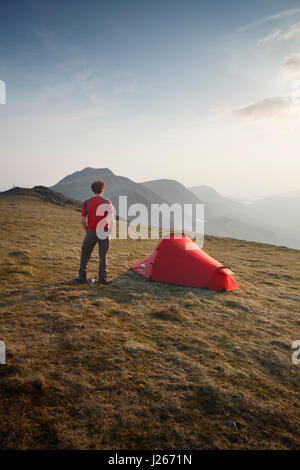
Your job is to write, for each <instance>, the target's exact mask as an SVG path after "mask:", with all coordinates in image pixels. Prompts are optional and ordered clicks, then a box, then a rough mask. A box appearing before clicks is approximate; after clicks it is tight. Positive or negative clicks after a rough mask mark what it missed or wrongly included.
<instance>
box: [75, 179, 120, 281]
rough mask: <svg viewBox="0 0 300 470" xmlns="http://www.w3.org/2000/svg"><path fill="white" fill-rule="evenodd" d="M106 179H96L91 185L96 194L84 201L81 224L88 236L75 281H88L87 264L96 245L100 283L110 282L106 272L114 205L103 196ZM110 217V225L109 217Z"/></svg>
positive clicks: (82, 250) (83, 246) (84, 243)
mask: <svg viewBox="0 0 300 470" xmlns="http://www.w3.org/2000/svg"><path fill="white" fill-rule="evenodd" d="M104 187H105V183H104V181H101V180H98V181H94V182H93V183H92V185H91V188H92V191H93V193H94V194H95V196H93V197H91V198H90V199H88V200H86V201H84V203H83V207H82V213H81V224H82V225H83V227H84V229H85V230H86V236H85V239H84V240H83V244H82V248H81V258H80V269H79V276H76V278H75V281H76V282H79V283H82V282H86V265H87V263H88V261H89V259H90V257H91V254H92V251H93V249H94V247H95V245H96V244H97V243H98V247H99V271H98V273H99V278H98V283H99V284H104V285H106V284H110V283H111V281H110V280H108V279H107V273H106V254H107V251H108V248H109V231H111V230H112V228H113V227H112V224H113V217H112V214H113V212H114V211H113V206H112V203H111V202H110V200H109V199H105V198H104V197H103V193H104ZM109 215H111V217H110V226H109V223H108V220H107V217H108V216H109Z"/></svg>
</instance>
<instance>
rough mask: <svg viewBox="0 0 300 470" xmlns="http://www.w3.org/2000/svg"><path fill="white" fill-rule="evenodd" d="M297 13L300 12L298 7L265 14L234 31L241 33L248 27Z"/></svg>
mask: <svg viewBox="0 0 300 470" xmlns="http://www.w3.org/2000/svg"><path fill="white" fill-rule="evenodd" d="M297 13H300V8H290V9H289V10H284V11H281V12H279V13H276V14H275V15H270V16H265V17H264V18H260V19H258V20H256V21H253V22H252V23H248V24H246V25H244V26H241V27H240V28H238V29H237V30H236V31H235V32H236V33H241V32H243V31H247V30H248V29H251V28H254V27H256V26H260V25H262V24H265V23H269V22H270V21H274V20H281V19H282V18H286V17H289V16H292V15H296V14H297Z"/></svg>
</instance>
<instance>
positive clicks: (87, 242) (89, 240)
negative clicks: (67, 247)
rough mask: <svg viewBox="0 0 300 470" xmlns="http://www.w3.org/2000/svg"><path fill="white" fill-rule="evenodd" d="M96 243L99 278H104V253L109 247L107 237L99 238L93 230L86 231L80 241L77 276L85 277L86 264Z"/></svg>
mask: <svg viewBox="0 0 300 470" xmlns="http://www.w3.org/2000/svg"><path fill="white" fill-rule="evenodd" d="M97 243H98V247H99V270H98V273H99V279H101V280H103V279H106V254H107V252H108V249H109V238H108V237H107V238H105V239H104V240H100V239H99V238H98V237H97V233H96V232H94V231H87V232H86V236H85V238H84V240H83V243H82V247H81V258H80V269H79V276H80V277H81V278H84V279H85V278H86V265H87V263H88V260H89V259H90V257H91V254H92V252H93V249H94V248H95V245H96V244H97Z"/></svg>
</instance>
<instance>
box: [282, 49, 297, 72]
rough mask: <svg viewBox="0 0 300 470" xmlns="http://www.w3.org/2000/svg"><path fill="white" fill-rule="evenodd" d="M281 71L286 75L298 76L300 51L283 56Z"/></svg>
mask: <svg viewBox="0 0 300 470" xmlns="http://www.w3.org/2000/svg"><path fill="white" fill-rule="evenodd" d="M283 72H284V74H285V75H286V76H287V77H298V76H299V77H300V53H295V54H290V55H288V56H287V57H285V58H284V60H283Z"/></svg>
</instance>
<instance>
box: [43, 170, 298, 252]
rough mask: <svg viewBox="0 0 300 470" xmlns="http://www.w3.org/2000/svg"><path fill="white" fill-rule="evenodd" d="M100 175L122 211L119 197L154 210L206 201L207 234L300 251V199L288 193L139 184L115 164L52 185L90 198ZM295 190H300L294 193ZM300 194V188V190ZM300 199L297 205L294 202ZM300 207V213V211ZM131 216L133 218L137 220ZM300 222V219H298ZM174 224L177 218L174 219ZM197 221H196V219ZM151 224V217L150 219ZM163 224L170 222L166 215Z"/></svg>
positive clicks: (172, 182)
mask: <svg viewBox="0 0 300 470" xmlns="http://www.w3.org/2000/svg"><path fill="white" fill-rule="evenodd" d="M95 179H104V180H105V182H106V189H105V196H106V197H107V198H109V199H110V200H111V201H112V203H113V205H114V206H115V208H116V212H117V214H118V215H119V213H120V208H119V196H122V195H123V196H127V202H128V207H129V206H132V205H133V204H143V205H145V206H146V207H147V209H148V213H150V212H151V205H152V204H158V205H161V204H168V205H172V204H174V203H177V204H180V205H181V206H182V207H183V205H184V204H192V205H193V207H194V206H195V204H201V203H203V204H204V207H205V210H204V217H205V233H207V234H209V235H217V236H222V237H229V238H237V239H243V240H249V241H257V242H263V243H272V244H277V245H287V246H289V247H291V248H298V249H300V223H299V224H298V222H297V221H295V220H294V219H295V218H296V216H295V214H296V213H299V209H300V197H299V198H298V197H297V192H296V197H293V196H294V194H292V195H291V196H290V197H287V196H286V195H285V196H283V195H281V196H276V197H274V198H267V199H265V200H260V201H255V202H254V203H252V204H248V205H246V204H243V203H240V202H237V201H233V200H231V199H229V198H225V197H223V196H221V195H220V194H219V193H218V192H217V191H215V190H214V189H213V188H211V187H210V186H206V185H200V186H194V187H192V188H186V187H185V186H184V185H183V184H181V183H180V182H178V181H176V180H172V179H159V180H151V181H145V182H142V183H136V182H135V181H133V180H131V179H130V178H127V177H124V176H119V175H115V174H114V173H113V172H112V171H111V170H110V169H109V168H98V169H97V168H91V167H87V168H84V169H83V170H80V171H76V172H74V173H72V174H70V175H67V176H65V177H64V178H62V179H61V180H60V181H58V183H57V184H55V185H54V186H51V189H52V190H54V191H56V192H59V193H62V194H64V195H66V196H68V197H70V198H73V199H76V200H79V201H84V200H86V199H88V198H90V197H91V196H92V195H93V194H92V192H91V189H90V186H91V183H92V182H93V181H94V180H95ZM293 193H294V192H293ZM299 193H300V192H299ZM291 200H292V201H295V203H294V205H293V206H292V207H291V205H290V201H291ZM278 201H280V204H281V211H282V213H283V217H282V223H280V222H281V221H280V220H279V219H278V213H277V215H276V207H275V209H274V204H275V205H276V204H278ZM297 211H298V212H297ZM134 217H135V215H130V216H128V217H127V220H132V219H133V218H134ZM297 220H298V219H297ZM171 222H172V217H171ZM193 222H194V220H193ZM148 223H149V224H150V221H149V222H148ZM162 224H163V226H168V224H169V221H168V220H166V219H164V220H163V221H162Z"/></svg>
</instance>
